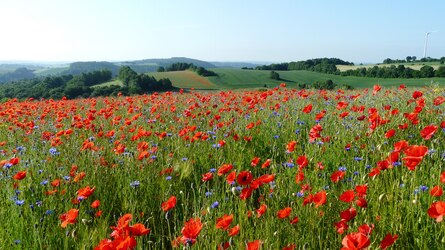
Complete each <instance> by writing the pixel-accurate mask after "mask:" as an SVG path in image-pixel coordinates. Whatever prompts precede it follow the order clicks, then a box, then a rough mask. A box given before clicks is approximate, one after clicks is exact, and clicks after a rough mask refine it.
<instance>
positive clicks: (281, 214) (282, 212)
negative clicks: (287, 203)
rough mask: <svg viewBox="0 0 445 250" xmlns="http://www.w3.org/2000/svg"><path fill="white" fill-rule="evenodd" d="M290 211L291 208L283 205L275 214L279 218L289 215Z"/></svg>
mask: <svg viewBox="0 0 445 250" xmlns="http://www.w3.org/2000/svg"><path fill="white" fill-rule="evenodd" d="M290 212H292V208H290V207H285V208H283V209H281V210H279V211H278V212H277V216H278V218H279V219H284V218H287V217H289V215H290Z"/></svg>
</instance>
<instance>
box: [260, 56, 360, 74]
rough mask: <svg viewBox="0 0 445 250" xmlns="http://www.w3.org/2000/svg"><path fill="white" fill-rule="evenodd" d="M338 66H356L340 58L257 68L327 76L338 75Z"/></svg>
mask: <svg viewBox="0 0 445 250" xmlns="http://www.w3.org/2000/svg"><path fill="white" fill-rule="evenodd" d="M336 65H354V64H353V63H351V62H347V61H343V60H341V59H338V58H316V59H310V60H306V61H298V62H289V63H287V62H284V63H276V64H270V65H262V66H257V67H255V69H256V70H308V71H316V72H320V73H326V74H337V73H339V70H338V69H337V66H336Z"/></svg>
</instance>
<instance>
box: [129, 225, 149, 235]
mask: <svg viewBox="0 0 445 250" xmlns="http://www.w3.org/2000/svg"><path fill="white" fill-rule="evenodd" d="M129 230H130V232H131V234H132V235H133V236H142V235H146V234H149V233H150V229H149V228H145V226H144V224H141V223H136V224H134V225H133V226H130V227H129Z"/></svg>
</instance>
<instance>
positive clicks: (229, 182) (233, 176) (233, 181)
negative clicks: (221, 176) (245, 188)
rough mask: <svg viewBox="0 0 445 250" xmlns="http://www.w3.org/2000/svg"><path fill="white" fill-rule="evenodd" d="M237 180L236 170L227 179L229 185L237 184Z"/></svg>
mask: <svg viewBox="0 0 445 250" xmlns="http://www.w3.org/2000/svg"><path fill="white" fill-rule="evenodd" d="M235 179H236V170H233V171H232V172H230V174H228V175H227V177H226V181H227V184H229V185H232V184H233V183H235Z"/></svg>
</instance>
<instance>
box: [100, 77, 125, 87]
mask: <svg viewBox="0 0 445 250" xmlns="http://www.w3.org/2000/svg"><path fill="white" fill-rule="evenodd" d="M111 85H117V86H124V84H123V83H122V81H121V80H118V79H114V80H112V81H109V82H104V83H101V84H97V85H94V86H92V88H97V87H106V86H111Z"/></svg>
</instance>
